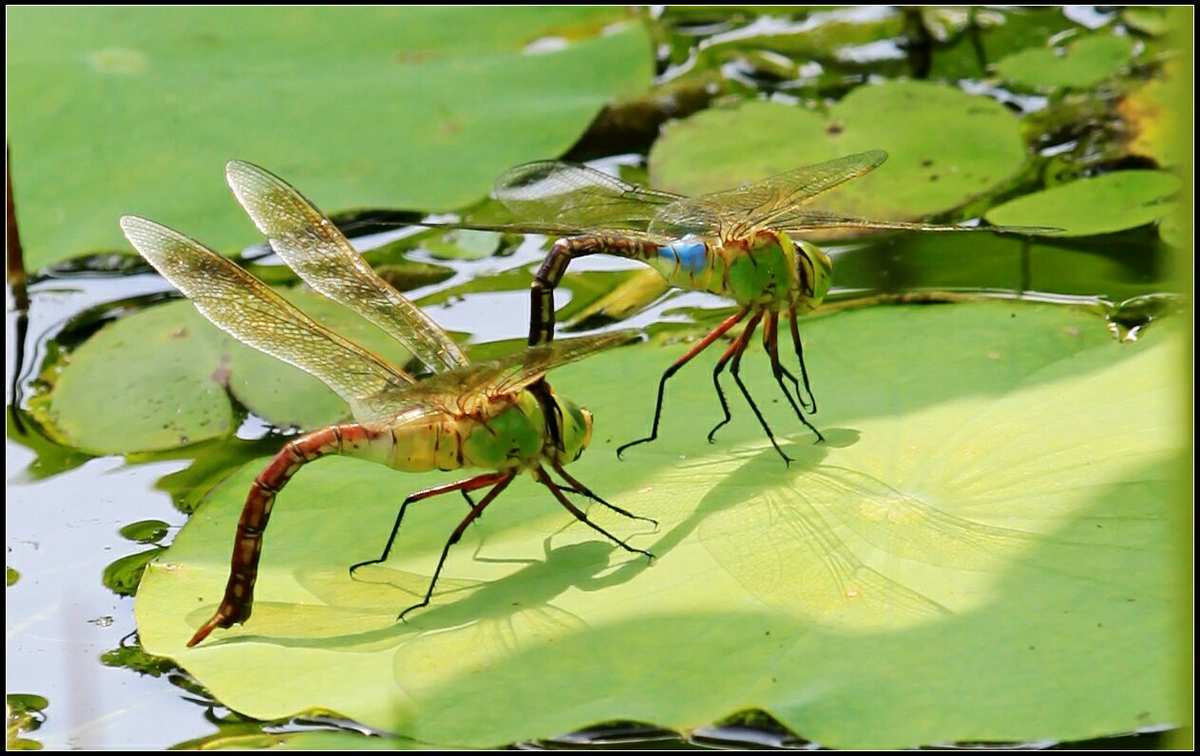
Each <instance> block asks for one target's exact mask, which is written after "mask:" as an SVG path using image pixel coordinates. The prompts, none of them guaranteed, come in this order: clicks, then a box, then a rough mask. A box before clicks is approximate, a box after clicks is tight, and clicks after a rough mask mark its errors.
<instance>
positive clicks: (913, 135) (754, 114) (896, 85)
mask: <svg viewBox="0 0 1200 756" xmlns="http://www.w3.org/2000/svg"><path fill="white" fill-rule="evenodd" d="M981 144H986V145H988V148H987V149H986V150H981V149H979V145H981ZM871 149H883V150H887V151H888V153H889V157H888V161H887V162H886V163H884V164H883V165H882V166H880V167H879V168H877V169H876V170H875V171H873V172H872V173H870V174H867V175H866V176H863V177H861V178H858V179H854V180H853V181H850V182H848V183H846V184H844V185H843V186H842V187H839V188H838V189H835V190H833V191H831V192H829V193H828V194H827V195H823V196H822V197H821V200H820V202H821V204H822V206H823V207H827V208H829V209H831V210H838V211H842V212H849V213H853V214H857V215H864V216H870V217H878V218H884V219H889V220H902V219H910V218H918V217H923V216H928V215H935V214H939V213H944V212H947V211H949V210H953V209H954V208H956V207H959V206H961V205H964V204H966V203H968V202H970V201H971V200H973V199H975V198H976V197H979V196H981V195H983V194H986V193H987V192H989V191H991V190H993V189H995V188H996V187H997V186H999V185H1001V184H1003V183H1004V182H1005V181H1007V180H1009V179H1011V178H1012V177H1013V176H1014V175H1015V174H1017V173H1019V172H1020V171H1021V168H1022V166H1023V165H1024V163H1025V159H1026V150H1025V145H1024V143H1023V141H1022V138H1021V126H1020V122H1019V121H1018V120H1017V118H1016V117H1015V116H1014V115H1013V114H1012V113H1010V112H1009V111H1008V110H1007V109H1006V108H1005V107H1004V106H1003V105H1001V104H999V103H998V102H996V101H994V100H991V99H989V98H987V97H977V96H973V95H968V94H965V93H963V92H961V91H959V90H957V89H954V88H952V87H947V86H943V85H940V84H930V83H925V82H915V81H892V82H887V83H885V84H880V85H877V86H864V87H859V88H858V89H855V90H854V91H853V92H851V93H850V94H849V95H847V96H846V97H845V99H843V100H842V101H840V102H838V103H836V104H835V105H833V106H832V107H831V108H830V109H829V113H828V115H822V114H820V113H817V112H815V111H812V110H807V109H805V108H801V107H796V106H790V105H783V104H780V103H773V102H750V103H747V104H745V105H742V106H741V107H738V108H735V109H731V110H706V111H703V112H701V113H698V114H696V115H694V116H692V117H691V118H688V119H686V120H684V121H679V122H676V123H674V124H671V125H670V126H668V127H667V128H666V129H664V133H663V136H662V137H661V138H660V139H659V140H658V142H656V143H655V145H654V149H653V150H652V151H651V153H650V175H651V177H652V178H653V183H654V185H655V186H656V187H659V188H663V189H669V190H672V191H677V192H682V193H685V194H702V193H705V192H712V191H718V190H722V189H731V188H733V187H736V186H738V185H739V184H741V183H746V182H751V181H757V180H759V179H763V178H766V177H767V176H771V175H774V174H776V173H782V172H783V171H787V170H790V169H792V168H795V167H797V166H801V165H805V164H808V163H817V162H821V161H823V160H829V159H832V158H835V157H840V156H842V155H848V154H850V153H854V152H862V151H865V150H871Z"/></svg>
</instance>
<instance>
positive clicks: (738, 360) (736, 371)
mask: <svg viewBox="0 0 1200 756" xmlns="http://www.w3.org/2000/svg"><path fill="white" fill-rule="evenodd" d="M762 316H763V314H762V313H761V312H759V313H755V315H754V317H753V318H751V319H750V322H749V323H747V324H746V330H745V331H743V335H744V336H746V340H745V342H744V343H743V344H742V348H741V349H740V350H739V351H738V352H737V353H736V354H735V355H734V356H733V366H732V367H731V369H730V371H729V372H730V373H732V374H733V380H734V382H735V383H737V387H738V389H739V390H740V391H741V392H742V396H744V397H746V403H747V404H749V405H750V409H751V410H753V411H754V416H755V417H757V418H758V424H759V425H761V426H762V428H763V430H764V431H766V432H767V438H768V439H770V440H771V446H774V447H775V451H777V452H779V456H781V457H783V463H784V464H785V465H790V464H791V463H792V458H791V457H789V456H788V455H786V454H784V453H783V449H780V448H779V444H778V443H776V442H775V434H774V433H772V432H771V426H769V425H767V421H766V420H765V419H764V418H763V416H762V413H761V412H759V411H758V405H757V404H755V403H754V400H753V399H751V398H750V390H749V389H747V388H746V384H745V383H742V375H741V373H742V355H743V354H745V353H746V344H748V343H749V341H750V334H752V333H754V329H755V328H756V327H757V326H758V321H759V320H761V319H762Z"/></svg>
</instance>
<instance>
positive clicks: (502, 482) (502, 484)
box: [396, 472, 517, 622]
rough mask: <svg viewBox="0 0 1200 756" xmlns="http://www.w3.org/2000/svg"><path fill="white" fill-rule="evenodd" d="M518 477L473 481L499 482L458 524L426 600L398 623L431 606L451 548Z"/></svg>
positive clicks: (505, 475)
mask: <svg viewBox="0 0 1200 756" xmlns="http://www.w3.org/2000/svg"><path fill="white" fill-rule="evenodd" d="M516 476H517V474H516V472H507V473H493V474H491V475H488V476H484V475H480V476H479V477H478V478H473V479H472V480H479V478H484V477H495V478H497V479H498V481H497V482H496V485H495V487H493V488H492V490H490V491H488V492H487V495H485V496H484V497H483V498H482V499H480V500H479V503H478V504H476V505H475V506H474V507H473V508H472V509H471V511H470V512H469V513H468V514H467V516H466V517H464V518H463V521H462V522H460V523H458V527H456V528H455V529H454V532H453V533H451V534H450V539H449V540H448V541H446V545H445V546H444V547H442V556H441V557H440V558H439V559H438V563H437V569H435V570H434V571H433V579H432V580H430V581H429V590H427V591H425V598H424V599H422V600H421V603H419V604H413V605H412V606H410V607H408V608H407V609H405V610H404V611H402V612H400V616H398V617H396V621H397V622H403V621H404V615H406V614H408V613H409V612H411V611H412V610H413V609H420V608H421V607H423V606H429V599H430V598H432V597H433V588H434V586H436V585H437V581H438V576H439V575H441V574H442V565H444V564H445V563H446V555H448V554H449V553H450V547H451V546H453V545H454V544H456V543H458V541H459V539H460V538H462V534H463V531H465V530H466V529H467V526H468V525H470V524H471V522H472V521H473V520H474V519H475V518H477V517H479V515H481V514H483V510H484V509H487V505H488V504H491V503H492V502H493V501H495V499H496V497H497V496H499V495H500V494H501V493H503V492H504V489H506V488H508V484H509V483H512V480H513V478H515V477H516ZM483 485H486V484H483ZM431 490H432V489H431Z"/></svg>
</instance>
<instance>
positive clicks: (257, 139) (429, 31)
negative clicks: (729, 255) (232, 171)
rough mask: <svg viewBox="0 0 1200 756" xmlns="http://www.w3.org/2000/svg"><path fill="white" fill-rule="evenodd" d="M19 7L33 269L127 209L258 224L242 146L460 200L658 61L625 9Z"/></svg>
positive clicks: (317, 197)
mask: <svg viewBox="0 0 1200 756" xmlns="http://www.w3.org/2000/svg"><path fill="white" fill-rule="evenodd" d="M7 21H8V29H9V34H8V37H7V39H8V55H9V59H8V64H9V65H8V83H9V104H10V106H11V114H12V118H11V120H10V123H9V133H8V139H9V144H10V145H11V148H12V156H13V163H12V169H13V171H12V172H13V176H12V179H13V190H14V192H15V196H16V208H17V216H18V221H19V223H20V229H21V240H22V242H23V243H24V247H25V251H26V255H27V259H26V266H27V267H28V268H30V269H34V268H39V267H42V266H44V265H47V264H49V263H51V262H54V261H56V260H60V259H64V258H67V257H71V256H74V255H79V254H82V253H84V252H89V251H94V250H96V249H111V248H117V249H121V248H124V247H125V242H124V240H123V239H122V238H121V236H120V229H119V228H118V227H117V223H116V219H117V217H118V216H120V215H122V214H124V213H129V212H136V213H139V214H143V215H147V216H149V217H152V218H158V219H160V220H162V221H163V222H166V223H168V224H170V225H172V226H177V227H180V228H184V229H187V230H188V232H189V233H191V234H193V235H195V236H196V237H197V238H200V239H204V240H205V242H206V243H208V244H210V245H212V246H214V247H215V248H217V249H220V250H234V249H237V248H238V247H239V246H241V245H244V244H246V243H248V242H250V241H254V240H256V236H255V235H254V234H253V230H252V226H251V224H250V222H249V221H248V220H247V219H246V218H245V217H244V216H243V215H242V213H241V210H240V209H239V208H238V207H237V203H235V202H234V201H233V199H232V198H231V197H230V196H229V195H228V194H227V193H226V192H225V191H223V188H224V187H223V182H222V180H221V166H222V165H224V163H225V161H226V160H229V159H230V158H234V157H237V158H244V159H247V160H252V161H255V162H258V163H261V164H263V165H266V166H269V167H270V168H271V169H272V170H274V171H277V172H278V173H280V174H281V175H283V176H286V177H287V178H288V180H289V181H293V182H295V183H296V185H297V186H301V187H303V188H304V191H305V193H306V194H308V195H309V196H311V197H312V198H313V199H314V201H316V202H317V203H319V204H320V205H321V207H323V208H325V209H327V210H329V211H335V210H343V209H350V208H361V207H406V208H416V209H423V210H448V209H455V208H458V207H461V206H464V205H467V204H469V203H471V202H474V201H476V200H478V199H479V198H481V197H483V196H484V195H486V194H487V192H488V191H489V189H490V188H491V184H492V180H493V179H494V178H495V176H496V175H497V174H498V173H500V171H502V170H504V169H505V168H508V167H510V166H512V165H515V164H517V163H521V162H524V161H527V160H532V159H535V158H543V157H547V156H553V155H558V154H560V153H562V152H564V151H565V150H566V149H567V148H568V147H570V146H571V145H572V144H573V143H574V142H575V141H576V140H577V139H578V138H579V136H580V134H582V133H583V131H584V130H585V129H586V128H587V126H588V124H589V123H590V122H591V121H592V119H593V118H595V116H596V114H597V113H598V112H599V111H600V109H601V108H602V107H603V106H604V104H605V103H607V102H609V101H610V100H613V99H615V98H620V97H628V96H632V95H636V94H639V93H641V92H642V91H644V90H645V88H646V87H647V86H648V85H649V83H650V78H651V76H652V75H653V57H652V52H653V49H652V45H651V42H650V39H649V36H648V34H647V32H646V29H645V28H644V26H643V24H641V23H640V22H639V21H637V20H636V19H635V18H633V17H632V16H631V15H630V13H629V12H627V11H626V10H624V9H620V8H598V7H597V8H584V7H551V8H535V7H525V8H521V7H511V8H491V9H486V10H485V9H480V8H468V7H452V6H451V7H440V8H437V7H395V8H373V7H340V8H335V7H324V8H319V7H307V8H267V7H236V8H227V9H225V10H223V11H221V12H219V13H215V12H213V11H212V10H210V9H208V8H202V7H192V8H171V9H168V8H153V7H126V8H100V7H93V8H70V9H63V8H52V7H26V8H21V9H17V10H15V11H14V12H13V13H11V14H9V16H8V18H7ZM313 40H321V42H320V44H319V45H314V44H313Z"/></svg>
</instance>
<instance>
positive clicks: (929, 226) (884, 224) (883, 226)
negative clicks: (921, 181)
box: [772, 207, 1062, 236]
mask: <svg viewBox="0 0 1200 756" xmlns="http://www.w3.org/2000/svg"><path fill="white" fill-rule="evenodd" d="M772 227H774V228H778V229H781V230H783V231H787V232H789V233H790V232H795V233H799V234H802V233H804V232H806V231H814V230H818V229H823V228H864V229H879V230H884V231H890V230H896V231H991V232H992V233H996V234H1025V235H1027V236H1036V235H1041V234H1055V233H1058V232H1060V231H1062V229H1061V228H1054V227H1051V226H952V225H946V224H941V223H920V222H913V223H910V222H907V221H882V220H870V219H868V218H856V217H854V216H851V215H839V214H837V213H831V212H828V211H825V210H816V209H809V208H803V207H802V208H795V209H794V210H792V211H791V212H790V213H787V214H785V215H782V216H780V217H778V218H776V219H775V220H774V222H773V223H772Z"/></svg>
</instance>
